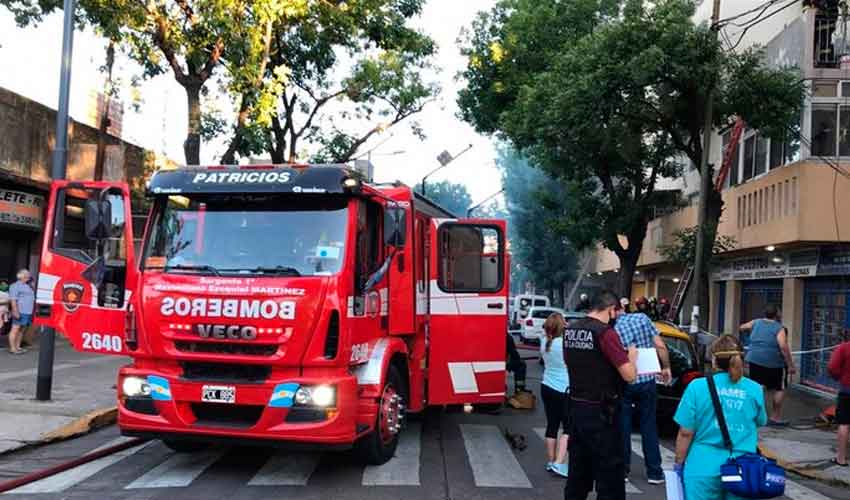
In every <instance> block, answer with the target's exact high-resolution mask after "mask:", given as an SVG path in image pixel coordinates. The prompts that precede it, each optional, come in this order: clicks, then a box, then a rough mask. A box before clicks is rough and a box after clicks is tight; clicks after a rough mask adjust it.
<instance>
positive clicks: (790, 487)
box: [785, 479, 829, 500]
mask: <svg viewBox="0 0 850 500" xmlns="http://www.w3.org/2000/svg"><path fill="white" fill-rule="evenodd" d="M785 496H786V497H788V498H790V499H791V500H829V497H827V496H824V495H821V494H820V493H818V492H817V491H815V490H813V489H810V488H806V487H805V486H803V485H802V484H800V483H795V482H794V481H791V480H790V479H786V480H785Z"/></svg>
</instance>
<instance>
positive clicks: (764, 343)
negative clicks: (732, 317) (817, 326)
mask: <svg viewBox="0 0 850 500" xmlns="http://www.w3.org/2000/svg"><path fill="white" fill-rule="evenodd" d="M740 330H741V331H749V332H751V333H750V351H749V352H748V353H747V363H748V364H749V366H750V378H751V379H752V380H755V381H756V382H758V383H759V384H761V385H762V387H763V388H764V391H765V396H764V399H765V401H766V402H767V415H768V425H770V426H773V427H784V426H786V425H788V423H787V422H786V421H784V420H782V404H783V403H784V402H785V388H786V386H787V385H788V376H789V375H794V374H795V373H797V368H796V367H795V366H794V358H793V357H792V356H791V348H790V346H789V344H788V330H787V329H786V328H785V327H784V326H782V323H781V322H780V317H779V309H778V308H777V307H776V306H775V305H773V304H768V305H767V307H765V309H764V318H760V319H754V320H752V321H749V322H747V323H744V324H743V325H741V328H740Z"/></svg>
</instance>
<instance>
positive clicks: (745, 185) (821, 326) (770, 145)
mask: <svg viewBox="0 0 850 500" xmlns="http://www.w3.org/2000/svg"><path fill="white" fill-rule="evenodd" d="M711 3H712V2H704V3H703V5H701V6H700V7H699V10H698V14H697V17H698V18H699V19H703V20H704V19H708V17H709V15H710V9H711V5H710V4H711ZM763 4H764V2H763V1H761V0H735V1H728V0H727V1H724V2H723V4H722V6H723V10H722V12H721V19H724V18H730V17H733V16H736V15H738V14H741V13H744V12H748V11H751V10H753V9H755V8H756V7H759V6H761V5H763ZM783 5H784V4H781V5H780V4H777V7H775V8H773V9H769V10H768V11H767V14H770V13H771V12H772V11H773V10H776V9H778V7H781V6H783ZM817 6H819V7H820V8H818V7H817ZM759 10H760V9H756V11H755V12H754V13H752V14H750V15H748V16H747V17H744V18H742V20H745V19H749V18H750V17H754V16H756V15H757V13H758V12H759ZM844 22H845V21H844V19H843V18H842V17H841V16H840V15H839V10H838V2H837V1H821V2H811V1H808V2H801V3H799V4H797V5H793V6H791V7H790V8H785V9H784V10H781V11H777V12H776V13H775V15H773V16H770V17H769V18H767V19H765V20H764V21H762V22H759V23H757V24H755V25H754V26H752V27H751V29H749V30H747V31H746V32H745V33H744V34H743V35H742V34H741V32H740V31H741V30H738V32H736V30H735V28H731V27H729V25H727V27H725V28H724V31H725V33H724V34H723V39H724V40H728V41H729V43H731V44H733V45H734V44H736V43H737V42H738V38H739V37H741V36H743V38H742V42H741V43H740V44H739V49H737V50H740V48H746V47H749V46H751V45H754V44H757V45H760V46H762V47H764V49H765V55H766V57H767V60H768V62H769V64H772V65H777V66H780V65H781V66H796V67H798V68H799V69H800V72H801V75H802V77H803V78H804V79H805V81H806V82H807V85H808V86H809V93H808V94H809V95H808V97H807V99H806V102H805V106H804V108H803V111H802V113H801V116H800V117H799V122H798V123H797V124H793V125H792V126H791V127H790V128H789V134H788V136H787V137H786V138H784V139H781V140H777V139H771V138H768V137H766V136H762V135H761V134H760V133H759V132H758V131H757V130H751V129H745V131H744V133H743V134H742V136H741V138H740V142H739V144H738V147H737V153H736V156H735V157H734V158H733V163H732V167H731V170H730V172H729V176H728V178H727V180H726V183H725V186H724V189H723V192H722V195H723V201H724V211H723V215H722V218H721V221H720V227H719V235H723V236H728V237H731V238H733V239H734V241H735V244H734V248H733V249H732V250H730V251H728V252H724V253H723V254H721V255H720V256H718V259H717V261H716V262H715V263H714V264H713V267H712V274H711V307H710V312H709V314H710V321H709V324H710V330H711V331H712V332H715V333H732V334H738V326H739V325H740V324H741V323H743V322H746V321H749V320H751V319H753V318H757V317H760V316H761V315H762V311H763V309H764V306H765V305H767V304H769V303H772V304H776V305H778V306H779V307H780V308H781V310H782V320H783V323H784V324H785V325H786V327H787V328H788V329H789V332H790V335H791V340H792V348H793V349H792V350H794V351H815V352H811V353H807V354H801V355H797V362H798V367H799V368H800V373H798V375H797V380H796V382H798V383H801V384H804V385H807V386H811V387H814V388H817V389H821V390H826V391H834V390H835V389H836V384H835V383H834V382H833V381H832V380H831V379H830V378H829V377H828V375H827V374H826V363H827V361H828V359H829V355H830V351H829V350H819V349H824V348H829V347H830V346H834V345H836V344H838V343H839V342H840V341H841V340H842V339H843V336H844V335H845V333H846V332H848V331H850V66H846V65H845V66H846V67H842V65H841V64H839V57H838V55H837V54H836V50H835V47H834V46H833V38H834V36H833V34H834V33H835V31H836V29H841V27H842V24H843V23H844ZM796 129H799V131H797V130H796ZM731 137H732V130H731V128H730V129H727V130H719V131H715V134H714V137H713V140H712V149H711V153H710V154H711V160H710V161H711V162H712V163H713V164H714V165H720V164H721V163H722V157H723V150H724V148H725V147H726V146H727V145H728V143H729V141H730V140H731ZM658 188H659V189H675V190H680V191H681V193H682V195H683V198H684V200H686V202H687V206H685V207H684V208H681V209H679V210H676V211H673V212H672V213H667V214H659V215H660V216H659V217H657V218H655V219H654V220H652V221H651V222H650V224H649V228H648V233H647V238H646V240H645V241H644V246H643V252H642V254H641V257H640V261H639V265H638V271H637V273H636V275H635V284H634V287H633V297H634V298H636V297H639V296H647V297H650V296H654V297H659V298H660V297H667V298H669V299H671V300H672V298H673V295H674V294H675V292H676V288H677V287H678V284H679V282H680V280H682V279H683V272H684V269H682V267H681V266H677V265H675V264H672V263H670V262H668V261H666V259H665V258H664V257H663V255H662V252H661V248H662V247H663V246H665V245H669V244H671V243H673V242H674V233H675V232H676V231H677V230H680V229H686V228H692V227H695V226H696V224H697V195H698V189H699V173H698V171H697V169H696V167H695V166H690V167H687V168H686V171H685V172H684V175H683V176H682V177H681V178H678V179H665V180H664V181H663V182H662V183H661V184H660V185H659V186H658ZM618 267H619V266H618V262H617V258H616V256H614V255H613V254H612V253H611V252H608V251H605V250H599V251H597V252H596V254H595V255H594V256H593V258H592V261H591V266H590V267H589V269H588V276H589V277H590V279H591V281H596V282H600V281H602V282H604V281H609V282H610V281H611V280H612V279H613V277H614V276H615V275H616V273H617V272H618ZM682 315H683V316H684V317H682V318H681V321H682V322H688V321H689V317H690V307H688V304H686V306H685V307H684V308H683V314H682ZM743 340H744V341H745V342H746V341H747V339H746V338H743Z"/></svg>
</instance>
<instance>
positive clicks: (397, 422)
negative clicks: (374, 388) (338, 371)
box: [355, 365, 407, 465]
mask: <svg viewBox="0 0 850 500" xmlns="http://www.w3.org/2000/svg"><path fill="white" fill-rule="evenodd" d="M406 403H407V387H406V385H405V384H404V379H403V378H402V377H401V374H399V372H398V369H397V368H396V367H395V365H390V367H389V369H388V370H387V378H386V381H385V382H384V387H383V389H382V390H381V399H380V400H379V401H378V416H377V418H376V421H375V428H374V429H373V430H372V432H370V433H369V434H367V435H365V436H363V437H362V438H361V439H360V440H359V441H358V442H357V444H356V445H355V450H356V452H357V454H358V455H359V456H360V459H361V460H362V461H363V462H365V463H367V464H369V465H381V464H384V463H386V462H387V461H388V460H389V459H391V458H392V457H393V455H394V454H395V449H396V447H397V446H398V434H399V432H400V431H401V421H402V419H403V418H404V408H405V404H406Z"/></svg>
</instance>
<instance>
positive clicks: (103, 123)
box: [94, 40, 115, 181]
mask: <svg viewBox="0 0 850 500" xmlns="http://www.w3.org/2000/svg"><path fill="white" fill-rule="evenodd" d="M114 63H115V41H114V40H110V41H109V46H108V47H107V48H106V72H107V75H106V83H105V84H104V85H103V96H102V99H103V109H102V110H101V112H100V117H99V122H100V123H99V124H98V130H97V153H96V154H95V159H94V180H96V181H102V180H103V163H104V162H105V161H106V131H107V130H108V128H109V125H110V123H109V105H110V104H111V100H112V66H113V65H114Z"/></svg>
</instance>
